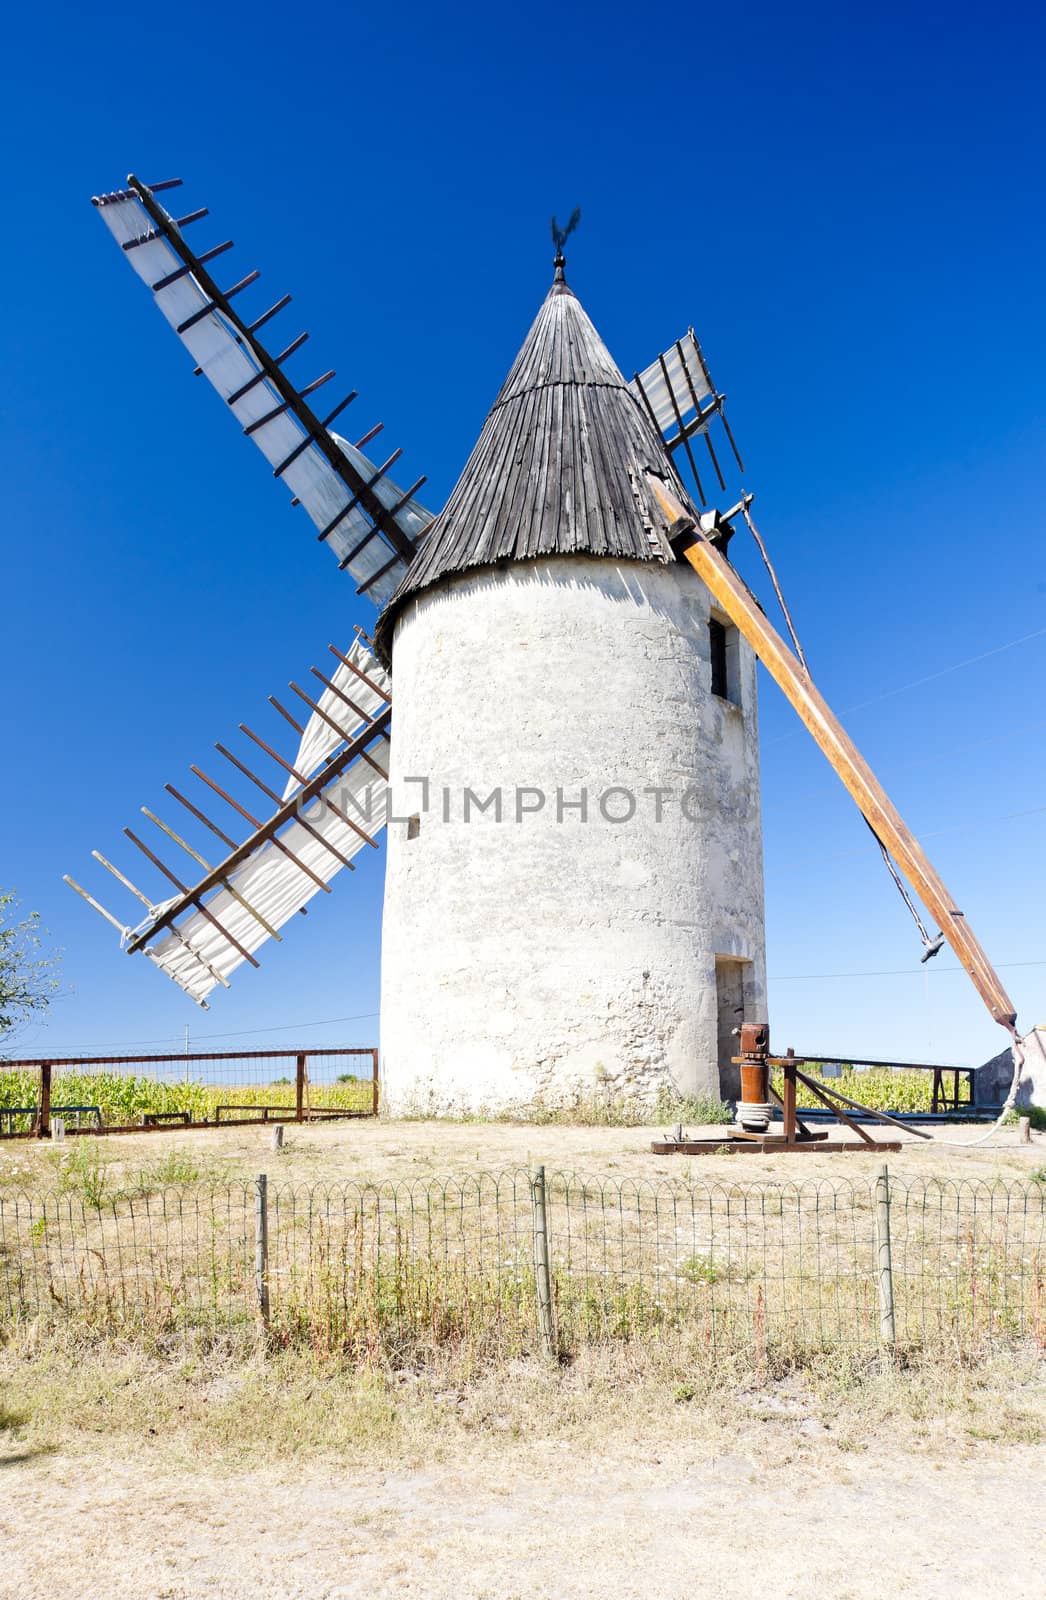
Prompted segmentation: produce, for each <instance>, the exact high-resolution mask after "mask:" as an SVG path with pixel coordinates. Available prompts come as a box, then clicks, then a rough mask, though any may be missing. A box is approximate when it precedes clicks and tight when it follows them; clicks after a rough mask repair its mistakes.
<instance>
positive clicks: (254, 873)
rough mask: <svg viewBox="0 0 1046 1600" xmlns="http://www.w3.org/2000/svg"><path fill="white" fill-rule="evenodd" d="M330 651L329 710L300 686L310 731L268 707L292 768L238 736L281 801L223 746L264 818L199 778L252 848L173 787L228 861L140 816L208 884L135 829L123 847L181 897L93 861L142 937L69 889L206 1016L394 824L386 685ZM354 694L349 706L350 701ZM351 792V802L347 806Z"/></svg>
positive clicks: (365, 666)
mask: <svg viewBox="0 0 1046 1600" xmlns="http://www.w3.org/2000/svg"><path fill="white" fill-rule="evenodd" d="M329 648H330V650H331V653H332V655H333V656H334V657H335V658H336V660H337V662H338V666H337V667H336V669H334V672H333V676H330V677H328V676H327V675H326V674H323V673H320V672H319V670H318V669H313V670H314V672H315V674H316V676H317V677H318V678H320V679H321V681H322V682H323V684H324V691H323V694H322V695H321V697H320V699H319V700H313V699H312V698H311V697H310V696H308V695H306V694H305V691H304V690H301V689H300V688H299V686H298V685H297V684H295V683H293V682H292V683H291V688H292V689H294V690H295V691H296V692H297V693H298V694H299V695H300V696H301V697H302V698H303V699H304V700H306V701H307V702H308V704H309V705H310V707H311V709H312V715H311V717H310V718H309V721H308V722H307V723H306V724H304V725H303V724H301V723H299V722H298V721H297V720H296V719H294V718H292V717H290V716H289V714H288V713H287V712H286V710H285V709H284V708H283V707H282V706H280V705H279V702H278V701H276V700H275V697H270V700H271V702H272V704H273V705H274V707H275V708H276V709H277V710H279V711H280V712H281V713H282V715H283V717H284V719H285V720H286V721H288V722H290V723H291V725H292V727H294V729H295V730H296V732H297V733H298V734H299V736H300V738H299V744H298V750H297V754H295V755H293V756H292V757H291V758H288V757H287V756H285V755H283V754H281V752H280V751H279V750H278V749H277V748H276V747H275V744H274V743H270V742H269V741H268V740H267V739H264V738H262V737H260V736H259V735H258V734H256V733H255V732H254V731H253V730H252V729H250V728H249V727H248V726H247V725H246V723H241V724H240V725H239V726H240V731H241V732H242V733H243V734H244V735H245V736H246V737H247V738H248V739H250V740H251V741H252V743H253V744H254V746H255V748H256V749H259V750H261V751H262V752H263V753H264V754H265V755H266V756H268V757H269V758H270V759H271V761H272V762H273V764H274V765H275V767H276V768H277V769H278V770H279V773H280V779H281V780H282V779H286V780H287V781H286V786H285V789H284V792H283V794H282V796H281V795H280V793H279V792H278V791H277V790H276V789H275V788H273V787H272V785H271V784H270V783H268V782H266V780H265V779H264V778H262V777H260V776H259V775H258V774H257V773H256V772H255V771H254V770H253V769H252V767H250V766H249V765H248V764H247V763H246V762H245V761H243V760H241V758H240V757H239V756H237V755H235V754H234V753H233V752H232V751H230V750H228V749H227V748H226V746H225V745H223V744H220V743H219V744H217V745H216V749H217V750H218V751H219V752H220V753H221V754H222V755H223V756H225V757H227V759H228V760H229V761H230V762H231V763H232V765H233V766H234V767H235V768H236V769H237V771H238V772H239V773H240V774H241V775H242V776H243V777H244V778H246V779H247V780H249V781H250V782H251V783H252V784H254V785H255V786H256V787H257V788H258V789H259V790H261V791H262V793H263V794H264V795H265V797H266V800H267V802H268V805H269V808H270V809H268V813H267V814H266V815H264V816H259V815H256V814H255V812H254V811H253V810H251V809H249V808H248V807H247V806H246V805H244V804H243V803H242V802H241V801H240V800H239V799H237V798H236V796H235V794H232V793H230V792H229V791H228V790H227V789H225V788H224V787H223V786H222V785H221V784H219V783H217V782H216V781H215V780H214V779H213V778H211V777H209V776H208V774H207V773H205V772H204V771H203V769H202V768H201V767H199V766H195V765H194V766H193V767H192V768H191V771H192V772H193V774H194V775H195V777H196V778H197V779H198V780H200V781H201V782H202V783H203V784H204V785H205V786H206V787H207V788H208V789H209V790H210V792H211V793H212V794H214V795H217V796H218V797H219V798H220V799H221V800H222V801H223V802H224V803H225V804H227V805H228V806H229V808H230V809H231V810H233V811H234V812H235V813H236V814H237V815H238V816H239V817H241V818H242V819H244V820H245V821H246V822H247V823H248V824H249V826H250V829H251V831H250V832H249V834H248V835H247V837H246V838H244V839H243V840H242V842H240V843H236V841H235V839H234V838H233V837H232V835H231V834H230V833H228V832H227V831H226V830H225V828H223V827H221V826H219V824H218V823H216V822H214V821H213V820H212V819H211V817H209V816H208V815H207V812H206V811H205V810H204V809H203V808H202V806H201V805H198V804H197V803H196V802H195V801H194V800H192V799H190V798H188V797H187V796H186V795H184V794H183V793H182V792H181V791H180V790H179V789H177V788H176V787H175V786H174V785H173V784H167V785H166V786H165V787H166V792H167V793H168V794H169V795H170V796H171V797H172V798H173V799H175V800H177V801H178V802H179V804H180V805H181V806H182V807H183V808H184V810H185V811H186V812H187V813H189V814H190V815H191V816H192V817H193V818H195V820H196V822H198V823H200V824H202V825H203V826H204V827H206V828H207V829H208V830H209V831H210V833H211V834H212V835H214V836H215V837H217V838H218V839H220V840H221V841H222V842H223V844H224V845H225V846H226V847H227V848H226V852H225V853H224V854H223V856H222V859H221V860H220V861H218V862H217V863H216V864H212V861H209V860H208V858H207V857H206V856H205V855H204V854H203V853H202V851H201V850H199V849H198V848H197V847H196V845H194V844H193V843H192V842H191V841H190V840H189V839H186V838H185V837H183V835H182V834H181V833H180V832H179V831H177V830H176V829H175V828H173V827H171V826H170V824H169V823H168V822H167V821H165V820H164V819H163V818H162V817H160V816H158V815H157V814H156V813H155V812H154V811H153V810H151V809H150V808H149V807H147V806H142V807H141V810H142V813H143V815H144V816H145V817H146V818H147V820H148V821H149V822H150V823H152V824H153V825H154V826H155V827H156V828H157V829H159V830H160V832H162V834H163V835H164V836H165V838H166V839H167V840H169V841H170V842H172V843H173V844H174V845H176V846H177V847H178V848H179V849H180V850H181V851H182V852H183V853H184V854H185V855H186V856H188V857H189V858H190V859H191V860H192V861H193V862H194V863H195V865H196V868H197V869H199V868H202V869H203V872H202V875H201V874H200V872H199V871H198V870H197V871H196V872H195V873H194V875H193V878H192V880H191V881H186V880H185V879H184V877H183V876H182V875H180V873H179V872H177V871H174V870H172V867H171V866H170V865H169V864H168V863H167V862H166V861H165V860H164V859H163V857H162V856H161V855H159V854H157V853H156V851H155V850H154V849H153V848H152V847H151V845H150V844H147V843H146V842H145V840H144V839H142V838H141V837H139V835H138V834H137V833H135V832H134V831H133V830H132V829H130V828H125V829H124V830H123V831H124V834H125V836H126V837H127V838H128V839H129V840H130V842H131V843H132V844H133V845H134V846H135V847H136V849H137V850H138V851H139V852H140V853H141V854H142V855H144V856H145V857H146V859H147V860H148V861H149V862H150V864H151V865H152V866H153V868H154V869H155V870H156V871H157V872H158V873H159V874H160V875H161V877H162V878H163V879H164V880H165V881H166V883H167V884H168V885H170V886H171V888H172V889H173V890H174V891H175V893H174V894H173V895H172V896H171V897H170V898H168V899H166V900H163V901H161V902H159V903H157V902H156V901H155V899H153V898H150V896H149V895H148V894H147V893H146V891H145V890H144V889H142V888H140V887H139V886H138V885H137V884H135V883H134V882H132V880H131V879H130V877H129V876H128V875H127V874H126V873H124V872H123V871H121V869H120V868H119V867H117V866H115V865H114V864H113V863H112V862H111V861H109V860H108V859H107V858H106V857H105V856H103V855H102V854H101V853H100V852H99V851H93V852H92V854H93V856H94V857H95V859H96V860H97V861H99V862H100V863H101V864H102V866H103V867H105V868H106V869H107V870H108V872H109V873H110V874H111V875H112V876H113V877H114V878H115V879H116V880H117V881H118V882H119V883H120V884H121V885H122V887H123V888H125V889H127V890H128V891H129V892H130V893H131V894H132V895H134V896H135V898H136V899H137V900H138V901H140V902H141V903H142V904H143V905H144V906H145V907H146V909H147V912H148V915H147V916H146V918H145V920H144V921H141V922H139V924H138V926H136V927H131V926H129V925H127V923H126V922H124V921H122V920H121V919H120V918H119V917H117V916H115V915H114V914H113V913H112V912H111V911H109V910H108V909H107V908H106V907H105V906H104V905H102V904H100V903H99V901H98V900H96V899H95V898H94V896H93V895H91V894H90V893H88V891H87V890H86V889H84V888H82V887H81V885H80V884H78V883H77V882H75V881H74V880H73V879H72V878H70V877H68V876H67V877H66V882H67V883H69V885H70V887H71V888H73V889H74V890H75V891H76V892H77V893H78V894H79V895H80V896H81V897H82V898H83V899H84V900H85V901H87V903H88V904H89V905H91V906H92V907H93V909H94V910H96V911H97V912H99V914H100V915H102V916H103V917H105V919H106V920H107V921H108V922H109V923H111V924H112V926H113V927H115V928H116V929H117V931H118V932H119V933H120V935H121V943H122V945H123V947H124V948H125V949H126V950H127V951H128V953H130V954H135V953H138V952H144V953H145V954H146V955H147V956H149V958H150V959H151V960H152V961H153V962H154V963H155V964H156V965H158V966H160V967H161V968H162V969H163V970H164V971H165V972H166V973H167V975H168V976H169V977H171V978H173V979H174V981H175V982H176V983H178V984H179V985H180V987H182V988H184V989H185V990H186V992H187V993H189V994H190V995H191V997H192V998H193V999H196V1000H197V1001H198V1003H200V1004H205V1003H206V995H207V994H208V993H209V992H210V990H211V989H213V988H214V987H215V986H216V985H217V984H221V985H222V986H223V987H226V988H227V987H228V976H229V973H230V972H231V971H233V970H234V969H235V967H236V966H238V965H240V964H241V963H242V962H244V961H246V962H248V963H249V964H250V965H251V966H253V967H257V966H258V964H259V963H258V960H257V957H256V955H255V951H256V950H257V949H258V948H259V947H260V945H261V944H262V943H264V942H265V941H266V940H267V939H270V938H275V939H277V940H279V939H280V937H281V935H280V932H279V928H280V926H281V925H282V924H283V923H285V922H286V921H287V920H288V918H289V917H290V916H292V915H293V914H294V913H295V912H299V911H300V912H302V913H303V914H304V912H305V909H306V903H307V901H308V900H309V899H311V898H312V896H313V895H314V894H315V893H317V892H319V891H323V892H325V893H329V892H330V883H331V880H332V879H333V878H334V877H335V876H336V875H337V873H338V872H339V871H341V870H343V869H346V870H349V871H353V870H355V862H354V861H353V860H352V856H353V855H355V854H356V853H357V852H358V851H359V850H360V849H363V848H365V847H368V846H369V847H370V848H373V849H377V848H378V840H377V838H376V837H375V835H376V833H377V832H378V831H379V830H380V828H381V827H383V826H384V824H385V822H386V820H387V805H388V799H387V796H388V756H387V752H388V748H389V746H388V738H389V731H390V727H391V722H392V705H391V700H390V696H389V690H388V679H387V677H386V675H385V673H384V671H383V670H382V668H381V667H380V665H379V664H378V662H377V661H376V660H375V659H374V657H373V656H372V655H371V654H370V651H369V650H368V649H367V648H366V646H364V644H363V642H362V639H357V640H356V641H355V642H354V643H353V644H352V645H351V646H350V647H349V649H348V651H341V650H338V649H337V648H336V647H335V646H334V645H331V646H330V647H329ZM350 685H351V687H352V693H351V694H350V693H348V692H347V689H348V686H350ZM342 789H345V790H346V793H347V795H348V801H346V800H344V799H343V798H342V796H341V793H340V791H341V790H342ZM375 792H376V796H377V808H376V809H377V815H376V816H375V815H373V813H374V810H375V805H374V798H375ZM361 795H362V796H364V798H365V799H366V801H367V804H366V808H365V809H364V808H361V816H360V818H357V817H354V816H353V815H352V814H351V809H350V808H351V805H352V804H353V803H356V804H358V803H359V796H361ZM306 812H308V813H309V814H308V815H306ZM364 818H365V820H363V819H364ZM179 859H181V858H179ZM183 871H184V869H183ZM139 915H140V913H139Z"/></svg>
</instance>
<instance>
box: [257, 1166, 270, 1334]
mask: <svg viewBox="0 0 1046 1600" xmlns="http://www.w3.org/2000/svg"><path fill="white" fill-rule="evenodd" d="M254 1289H255V1295H256V1298H257V1301H258V1311H259V1313H260V1315H261V1319H262V1323H263V1324H264V1325H265V1326H266V1327H268V1323H269V1180H268V1178H267V1177H266V1175H265V1173H264V1172H259V1174H258V1176H257V1177H256V1178H255V1180H254Z"/></svg>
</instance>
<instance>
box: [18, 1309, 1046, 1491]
mask: <svg viewBox="0 0 1046 1600" xmlns="http://www.w3.org/2000/svg"><path fill="white" fill-rule="evenodd" d="M0 1384H2V1388H3V1397H4V1398H3V1409H2V1412H0V1431H3V1430H6V1433H7V1435H8V1441H7V1442H8V1443H9V1444H17V1445H19V1446H21V1447H23V1448H25V1449H27V1450H34V1451H38V1450H44V1451H47V1450H56V1449H61V1448H65V1447H67V1446H68V1445H69V1444H70V1442H72V1441H75V1440H77V1439H78V1438H81V1437H82V1436H83V1435H85V1434H87V1435H104V1436H106V1437H108V1438H109V1439H111V1440H112V1441H113V1442H114V1443H115V1444H117V1445H120V1444H127V1445H128V1446H133V1444H134V1443H135V1442H141V1441H143V1440H148V1439H157V1440H162V1441H163V1449H164V1456H165V1460H166V1461H167V1463H168V1464H169V1465H170V1464H172V1463H173V1464H178V1463H184V1464H186V1465H188V1464H190V1463H193V1462H196V1463H204V1462H205V1463H206V1464H207V1465H208V1466H209V1467H213V1468H216V1469H218V1470H221V1471H228V1472H232V1473H235V1472H236V1471H238V1470H241V1469H242V1468H244V1467H245V1466H247V1465H249V1464H251V1463H256V1462H258V1461H259V1460H272V1459H275V1458H281V1459H284V1460H293V1459H300V1460H317V1459H328V1460H339V1459H340V1460H344V1459H351V1460H352V1461H353V1463H354V1464H355V1465H356V1466H357V1467H359V1468H370V1469H374V1470H376V1469H380V1468H391V1467H402V1466H409V1465H411V1464H416V1463H417V1462H419V1461H422V1460H424V1461H425V1462H427V1463H428V1464H430V1465H432V1464H438V1463H441V1462H450V1461H453V1460H455V1459H460V1458H461V1457H462V1456H463V1455H468V1456H469V1457H471V1458H473V1459H476V1458H477V1457H478V1458H480V1459H482V1457H483V1456H484V1455H490V1456H494V1455H497V1456H499V1457H503V1455H504V1452H505V1451H506V1450H511V1449H513V1448H515V1447H519V1448H521V1449H525V1448H526V1447H527V1446H529V1445H533V1443H534V1442H535V1441H538V1440H542V1441H552V1442H554V1443H556V1444H558V1445H561V1446H564V1447H566V1448H568V1449H569V1450H570V1451H571V1452H577V1453H585V1454H596V1455H598V1454H599V1453H600V1452H603V1451H607V1450H612V1451H613V1452H614V1453H615V1454H616V1455H618V1456H620V1455H621V1454H627V1453H628V1451H629V1450H630V1449H633V1448H640V1447H642V1446H644V1445H649V1444H650V1443H651V1442H652V1441H654V1440H656V1441H657V1442H658V1443H659V1444H660V1445H662V1446H664V1447H665V1448H671V1446H672V1443H673V1441H682V1440H683V1439H684V1438H685V1439H686V1440H688V1441H690V1442H693V1441H694V1440H695V1439H701V1440H703V1441H705V1442H706V1443H707V1445H708V1446H709V1448H710V1449H712V1450H713V1451H715V1450H717V1449H722V1448H730V1449H735V1450H736V1449H737V1448H743V1446H744V1440H745V1438H746V1437H747V1438H748V1439H749V1440H753V1441H754V1440H755V1439H756V1438H757V1437H758V1439H759V1441H760V1443H759V1448H760V1449H763V1450H765V1449H771V1450H773V1449H775V1448H776V1449H779V1450H782V1451H787V1449H788V1448H793V1449H794V1447H795V1444H796V1442H797V1439H802V1438H811V1437H815V1438H817V1439H819V1440H820V1441H821V1442H823V1443H824V1444H826V1445H827V1446H828V1447H830V1448H831V1449H833V1450H837V1451H839V1452H841V1453H845V1454H853V1453H858V1454H859V1453H862V1452H865V1451H867V1450H869V1449H871V1448H873V1447H874V1445H875V1442H876V1441H877V1440H879V1441H883V1440H888V1441H889V1443H890V1445H891V1446H892V1447H901V1448H904V1449H909V1450H915V1451H918V1452H920V1453H930V1454H932V1453H939V1452H941V1451H948V1452H958V1453H959V1454H960V1455H961V1454H962V1453H964V1452H966V1451H969V1450H970V1449H971V1448H972V1447H973V1446H975V1445H976V1444H977V1442H979V1441H989V1442H992V1443H996V1444H1000V1445H1021V1444H1039V1443H1041V1442H1042V1441H1043V1439H1044V1438H1046V1368H1044V1365H1043V1363H1042V1362H1041V1360H1034V1359H1029V1358H1026V1357H1015V1356H1006V1357H1003V1356H1000V1357H998V1358H997V1359H996V1360H995V1361H994V1362H992V1363H991V1364H989V1365H986V1366H982V1367H979V1368H977V1369H969V1368H965V1367H963V1366H962V1365H961V1364H957V1363H948V1364H945V1365H942V1364H941V1363H940V1362H939V1361H934V1362H928V1363H925V1364H921V1365H916V1366H913V1367H911V1368H909V1369H907V1370H905V1371H901V1372H895V1371H889V1372H884V1371H882V1370H881V1369H880V1367H879V1366H878V1364H877V1363H876V1362H874V1361H868V1360H864V1361H859V1362H858V1361H851V1362H842V1363H839V1362H837V1361H825V1362H824V1363H823V1364H821V1365H819V1366H817V1365H815V1366H812V1367H808V1368H807V1369H805V1370H804V1371H802V1372H786V1373H782V1374H780V1375H778V1376H776V1377H766V1376H763V1377H760V1376H759V1374H756V1373H753V1372H752V1370H751V1368H750V1367H748V1366H747V1365H744V1364H740V1363H739V1364H738V1365H737V1366H735V1367H734V1368H731V1367H730V1366H729V1365H728V1366H726V1367H724V1366H722V1365H720V1366H718V1367H717V1368H716V1369H715V1371H714V1372H713V1371H712V1370H711V1369H710V1368H709V1367H708V1365H707V1363H706V1362H705V1361H704V1359H703V1357H702V1353H701V1352H700V1351H698V1350H693V1349H691V1350H688V1349H687V1347H686V1344H685V1341H682V1340H680V1341H677V1342H676V1343H675V1344H674V1346H672V1347H670V1348H666V1347H665V1346H664V1345H662V1344H658V1345H651V1346H638V1345H633V1346H630V1347H628V1348H626V1349H616V1350H601V1351H589V1352H586V1353H585V1354H584V1355H582V1356H581V1357H579V1359H578V1360H577V1361H576V1362H574V1363H573V1364H571V1365H570V1366H569V1367H566V1368H550V1367H549V1366H548V1365H547V1364H545V1363H543V1362H540V1361H538V1360H529V1359H520V1360H517V1361H515V1362H513V1363H511V1364H510V1365H509V1366H508V1367H507V1368H501V1369H499V1370H497V1371H494V1370H492V1369H490V1368H487V1367H483V1366H478V1365H477V1364H476V1363H475V1361H474V1360H473V1359H472V1358H471V1356H470V1355H468V1354H467V1353H463V1354H458V1355H449V1356H447V1357H446V1358H445V1359H443V1360H441V1361H439V1362H437V1363H436V1364H434V1365H432V1366H430V1367H427V1368H425V1369H418V1368H415V1367H411V1366H407V1367H395V1366H387V1365H374V1366H371V1365H364V1366H362V1367H358V1366H349V1365H346V1364H345V1363H343V1362H339V1361H336V1360H333V1359H328V1358H322V1357H317V1356H315V1355H313V1354H309V1353H301V1352H296V1353H295V1352H289V1353H283V1354H278V1355H269V1356H268V1357H264V1358H263V1357H262V1356H261V1355H257V1356H255V1357H254V1358H252V1359H248V1360H244V1359H242V1357H237V1356H234V1355H227V1356H224V1357H223V1356H222V1355H221V1354H220V1353H218V1352H216V1351H214V1350H213V1349H212V1350H211V1351H210V1352H209V1354H208V1355H207V1356H206V1358H203V1357H188V1358H186V1359H182V1360H172V1359H170V1358H164V1357H161V1356H159V1355H157V1354H155V1353H152V1354H150V1353H149V1352H148V1351H146V1350H143V1349H141V1348H139V1347H130V1348H127V1349H120V1348H119V1347H114V1346H112V1345H109V1344H105V1345H96V1346H92V1345H90V1344H88V1343H86V1342H85V1341H82V1340H64V1341H63V1340H57V1341H55V1340H49V1341H48V1342H47V1343H46V1344H44V1345H39V1346H38V1345H34V1343H33V1342H32V1341H31V1340H27V1341H24V1342H21V1343H19V1344H9V1345H8V1346H7V1347H6V1348H4V1349H3V1350H2V1351H0Z"/></svg>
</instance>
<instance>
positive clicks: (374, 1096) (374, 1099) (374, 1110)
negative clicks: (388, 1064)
mask: <svg viewBox="0 0 1046 1600" xmlns="http://www.w3.org/2000/svg"><path fill="white" fill-rule="evenodd" d="M371 1056H372V1058H373V1066H372V1069H371V1096H370V1109H371V1116H374V1117H376V1116H377V1114H378V1052H377V1050H372V1051H371Z"/></svg>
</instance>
